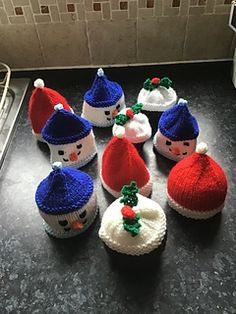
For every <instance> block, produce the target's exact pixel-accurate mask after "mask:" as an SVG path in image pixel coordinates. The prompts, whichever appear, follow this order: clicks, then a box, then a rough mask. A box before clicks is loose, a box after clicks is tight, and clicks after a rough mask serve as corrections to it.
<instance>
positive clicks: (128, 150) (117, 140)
mask: <svg viewBox="0 0 236 314" xmlns="http://www.w3.org/2000/svg"><path fill="white" fill-rule="evenodd" d="M115 135H116V136H114V137H113V138H112V139H111V141H110V142H109V143H108V144H107V147H106V148H105V151H104V153H103V156H102V165H101V173H100V177H101V181H102V184H103V187H104V188H105V189H106V190H107V191H108V192H109V193H111V194H112V195H113V196H114V197H116V198H117V197H119V196H120V191H121V188H122V186H123V185H125V184H129V182H131V181H132V180H134V181H135V182H136V183H137V185H138V188H139V192H140V194H143V195H145V196H148V195H150V193H151V191H152V180H151V174H150V172H149V170H148V169H147V167H146V165H145V163H144V161H143V159H142V158H141V157H140V156H139V154H138V151H137V150H136V148H135V147H134V145H133V144H132V143H131V142H130V141H129V140H128V139H127V138H125V137H124V134H122V133H116V134H115Z"/></svg>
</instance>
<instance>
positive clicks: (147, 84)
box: [143, 78, 152, 90]
mask: <svg viewBox="0 0 236 314" xmlns="http://www.w3.org/2000/svg"><path fill="white" fill-rule="evenodd" d="M151 86H152V82H151V79H150V78H148V79H146V81H145V82H144V83H143V88H144V89H146V90H150V87H151Z"/></svg>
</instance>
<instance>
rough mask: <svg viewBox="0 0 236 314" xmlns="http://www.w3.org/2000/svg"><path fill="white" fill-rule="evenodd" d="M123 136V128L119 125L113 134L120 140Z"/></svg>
mask: <svg viewBox="0 0 236 314" xmlns="http://www.w3.org/2000/svg"><path fill="white" fill-rule="evenodd" d="M124 135H125V128H124V127H123V126H121V125H118V126H117V128H116V130H115V132H114V136H117V137H118V138H122V137H124Z"/></svg>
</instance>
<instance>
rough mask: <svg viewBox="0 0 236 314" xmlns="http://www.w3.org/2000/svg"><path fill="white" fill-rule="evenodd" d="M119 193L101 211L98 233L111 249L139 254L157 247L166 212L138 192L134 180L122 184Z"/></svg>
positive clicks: (164, 224) (163, 229)
mask: <svg viewBox="0 0 236 314" xmlns="http://www.w3.org/2000/svg"><path fill="white" fill-rule="evenodd" d="M122 194H123V197H120V198H118V199H117V200H115V201H114V202H113V203H112V204H111V205H110V206H109V207H108V208H107V210H106V211H105V213H104V215H103V218H102V221H101V227H100V229H99V233H98V234H99V237H100V238H101V240H102V241H104V243H105V244H106V245H107V246H108V247H109V248H110V249H112V250H114V251H117V252H119V253H123V254H127V255H143V254H147V253H150V252H151V251H153V250H154V249H156V248H158V247H159V246H160V244H161V243H162V241H163V239H164V237H165V233H166V216H165V213H164V211H163V209H162V208H161V207H160V205H159V204H157V203H156V202H154V201H153V200H151V199H149V198H146V197H144V196H142V195H140V194H138V188H137V186H136V184H135V182H131V183H130V185H129V186H124V187H123V188H122Z"/></svg>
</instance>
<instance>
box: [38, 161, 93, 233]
mask: <svg viewBox="0 0 236 314" xmlns="http://www.w3.org/2000/svg"><path fill="white" fill-rule="evenodd" d="M52 168H53V171H52V172H51V173H50V174H49V175H48V176H47V177H46V178H45V179H44V180H43V181H42V182H41V183H40V184H39V186H38V187H37V190H36V194H35V201H36V204H37V206H38V208H39V212H40V215H41V216H42V218H43V219H44V226H45V229H46V231H47V232H48V233H50V234H51V235H53V236H55V237H59V238H68V237H72V236H75V235H77V234H79V233H81V232H83V231H85V230H86V229H87V228H88V227H89V226H90V225H91V223H92V222H93V220H94V219H95V217H96V213H97V207H96V195H95V191H94V186H93V181H92V179H91V177H90V176H89V175H88V174H86V173H84V172H82V171H80V170H76V169H73V168H70V167H62V163H61V162H55V163H54V164H53V166H52Z"/></svg>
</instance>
